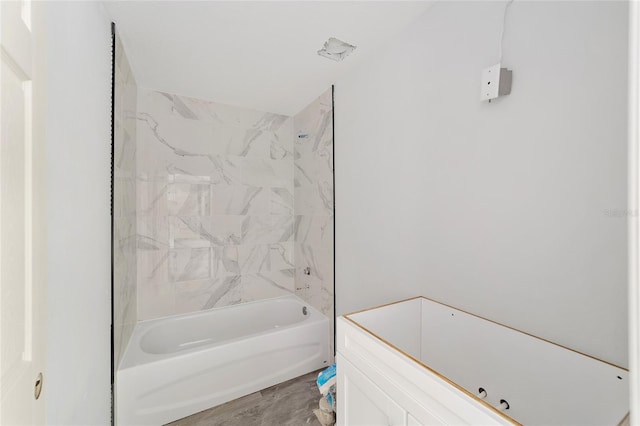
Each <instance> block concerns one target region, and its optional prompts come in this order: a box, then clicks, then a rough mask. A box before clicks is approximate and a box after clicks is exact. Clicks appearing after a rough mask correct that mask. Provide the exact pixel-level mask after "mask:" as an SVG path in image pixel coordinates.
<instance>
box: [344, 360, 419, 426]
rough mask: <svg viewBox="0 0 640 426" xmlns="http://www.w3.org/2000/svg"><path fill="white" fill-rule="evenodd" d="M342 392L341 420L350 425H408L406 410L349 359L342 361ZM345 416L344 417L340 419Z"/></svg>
mask: <svg viewBox="0 0 640 426" xmlns="http://www.w3.org/2000/svg"><path fill="white" fill-rule="evenodd" d="M338 371H339V372H338V374H339V375H341V376H342V377H341V379H342V380H341V383H342V384H343V385H342V389H340V390H339V393H341V394H342V397H341V401H339V403H338V407H339V410H340V411H339V413H338V423H339V424H341V425H348V426H387V425H393V426H396V425H398V426H404V425H406V422H405V419H406V414H407V413H406V411H405V410H403V409H402V408H401V407H400V406H399V405H398V404H396V403H395V402H394V401H393V400H392V399H391V398H390V397H389V396H388V395H387V394H386V393H384V392H383V391H382V390H381V389H380V388H379V387H378V386H376V385H375V384H374V383H373V382H372V381H371V380H369V379H368V378H367V377H365V376H364V375H363V374H362V373H361V372H360V371H359V370H358V369H356V368H355V367H353V366H352V365H351V364H350V363H349V362H348V361H346V360H344V359H342V360H340V364H339V370H338ZM340 417H342V418H340Z"/></svg>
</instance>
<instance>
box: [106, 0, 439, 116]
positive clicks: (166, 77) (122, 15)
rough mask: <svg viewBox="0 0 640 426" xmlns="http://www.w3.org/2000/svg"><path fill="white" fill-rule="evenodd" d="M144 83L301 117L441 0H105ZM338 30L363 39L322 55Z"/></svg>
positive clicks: (351, 39) (350, 39)
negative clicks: (345, 53) (339, 52)
mask: <svg viewBox="0 0 640 426" xmlns="http://www.w3.org/2000/svg"><path fill="white" fill-rule="evenodd" d="M103 3H104V5H105V7H106V9H107V11H108V13H109V15H110V16H111V18H112V19H113V21H114V22H115V23H116V28H117V32H118V34H119V35H120V37H121V38H122V40H123V44H124V46H125V50H126V53H127V56H128V58H129V61H130V63H131V66H132V68H133V71H134V74H135V76H136V79H137V81H138V85H139V86H141V87H146V88H150V89H157V90H164V91H168V92H171V93H176V94H180V95H186V96H192V97H197V98H202V99H209V100H214V101H217V102H222V103H227V104H231V105H237V106H242V107H248V108H254V109H258V110H262V111H270V112H277V113H282V114H287V115H292V114H295V113H296V112H298V111H299V110H300V109H302V108H303V107H304V106H305V105H306V104H308V103H309V102H311V101H312V100H313V99H315V97H317V96H318V95H320V94H321V93H322V92H323V91H325V90H326V89H327V88H328V87H329V86H330V85H331V84H332V83H333V82H334V81H335V80H336V78H338V77H339V76H340V74H342V73H344V72H345V71H347V70H348V69H350V68H353V67H355V66H358V64H360V63H362V62H363V61H364V60H366V57H367V56H369V55H372V54H375V51H376V49H378V48H379V47H380V46H381V45H384V43H385V41H386V40H387V39H388V38H389V37H391V36H393V35H394V34H397V33H398V32H400V31H401V30H402V29H403V28H404V27H406V26H407V25H408V24H409V23H410V22H412V21H413V20H414V19H416V18H417V17H418V16H419V15H421V14H423V13H424V12H425V11H426V9H427V8H428V7H429V5H430V4H431V2H427V1H422V2H404V1H375V2H374V1H359V2H346V1H344V2H343V1H289V2H270V1H259V2H245V1H224V2H223V1H216V2H213V1H208V2H206V1H197V2H191V1H127V2H125V1H104V2H103ZM329 37H336V38H339V39H341V40H344V41H346V42H348V43H351V44H354V45H356V46H357V49H356V50H355V51H354V52H353V53H352V54H351V55H350V56H349V57H347V58H346V59H345V60H344V62H334V61H331V60H328V59H326V58H323V57H321V56H318V55H317V53H316V52H317V51H318V50H319V49H320V48H322V45H323V43H324V42H325V41H326V40H327V39H328V38H329Z"/></svg>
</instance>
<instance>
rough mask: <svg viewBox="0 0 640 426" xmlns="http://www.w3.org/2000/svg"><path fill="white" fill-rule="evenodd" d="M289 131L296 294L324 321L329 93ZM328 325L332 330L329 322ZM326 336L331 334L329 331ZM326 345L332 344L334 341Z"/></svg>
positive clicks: (328, 278)
mask: <svg viewBox="0 0 640 426" xmlns="http://www.w3.org/2000/svg"><path fill="white" fill-rule="evenodd" d="M293 128H294V157H295V159H294V200H295V205H294V213H295V224H294V228H295V238H294V239H295V253H294V258H295V264H296V280H295V284H296V290H295V293H296V294H297V295H298V296H300V297H301V298H302V299H304V300H305V301H307V302H309V303H310V304H311V305H312V306H314V307H315V308H317V309H319V310H320V311H321V312H322V313H324V314H325V315H326V316H327V317H328V318H333V316H334V306H333V293H334V291H333V267H334V266H333V238H334V234H333V223H334V213H333V101H332V91H331V89H329V90H328V91H327V92H325V93H324V94H323V95H321V96H320V97H319V98H318V99H317V100H315V101H314V102H312V103H311V104H310V105H308V106H307V107H306V108H305V109H304V110H302V111H301V112H300V113H298V114H296V115H295V116H294V117H293ZM331 326H332V327H333V321H332V322H331ZM331 334H332V335H333V328H332V329H331ZM331 342H332V343H333V339H331ZM331 353H333V350H332V351H331Z"/></svg>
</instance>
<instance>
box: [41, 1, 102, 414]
mask: <svg viewBox="0 0 640 426" xmlns="http://www.w3.org/2000/svg"><path fill="white" fill-rule="evenodd" d="M47 7H48V16H47V19H48V22H47V24H48V40H47V42H48V58H47V60H48V63H47V68H48V71H47V72H48V79H47V86H48V101H47V102H48V105H47V129H46V130H47V163H48V170H47V185H48V193H49V196H48V198H47V203H48V206H47V209H48V213H47V219H48V235H47V238H48V242H47V245H48V263H47V266H48V280H49V283H48V295H47V296H48V301H47V304H48V306H47V309H48V323H47V327H48V339H47V351H48V354H47V370H46V373H45V381H44V395H46V398H47V399H46V402H47V424H59V425H94V424H96V425H97V424H101V425H104V424H108V423H109V422H110V357H111V354H110V352H111V348H110V330H109V325H110V243H109V240H110V218H109V186H110V171H109V168H110V138H111V136H110V131H111V130H110V126H111V112H110V110H111V109H110V102H111V37H110V34H111V33H110V28H109V24H110V22H109V20H108V18H107V17H106V15H105V14H104V13H103V10H102V6H101V5H100V4H99V3H97V2H76V3H67V2H50V3H48V5H47Z"/></svg>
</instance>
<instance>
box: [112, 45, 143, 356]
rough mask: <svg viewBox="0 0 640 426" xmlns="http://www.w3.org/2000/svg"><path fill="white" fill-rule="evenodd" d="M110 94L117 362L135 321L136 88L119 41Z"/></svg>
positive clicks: (115, 346)
mask: <svg viewBox="0 0 640 426" xmlns="http://www.w3.org/2000/svg"><path fill="white" fill-rule="evenodd" d="M114 77H115V79H114V83H115V87H114V89H115V92H114V170H113V173H114V176H113V177H114V188H113V197H114V198H113V219H114V227H113V256H114V258H113V260H114V263H113V272H114V282H113V284H114V289H113V293H114V294H113V303H114V324H113V325H114V357H115V365H116V366H117V365H118V364H119V362H120V359H121V357H122V354H123V353H124V350H125V348H126V345H127V342H128V341H129V338H130V337H131V333H132V332H133V327H134V326H135V323H136V321H137V312H136V306H137V284H136V280H137V271H136V269H137V259H136V256H137V250H136V235H137V229H136V226H137V223H136V199H137V196H136V127H137V126H136V122H137V120H136V103H137V93H138V92H137V91H138V89H137V86H136V81H135V78H134V76H133V74H132V73H131V68H130V67H129V62H128V60H127V57H126V55H125V52H124V49H123V47H122V43H121V42H120V39H119V37H116V46H115V76H114Z"/></svg>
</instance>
